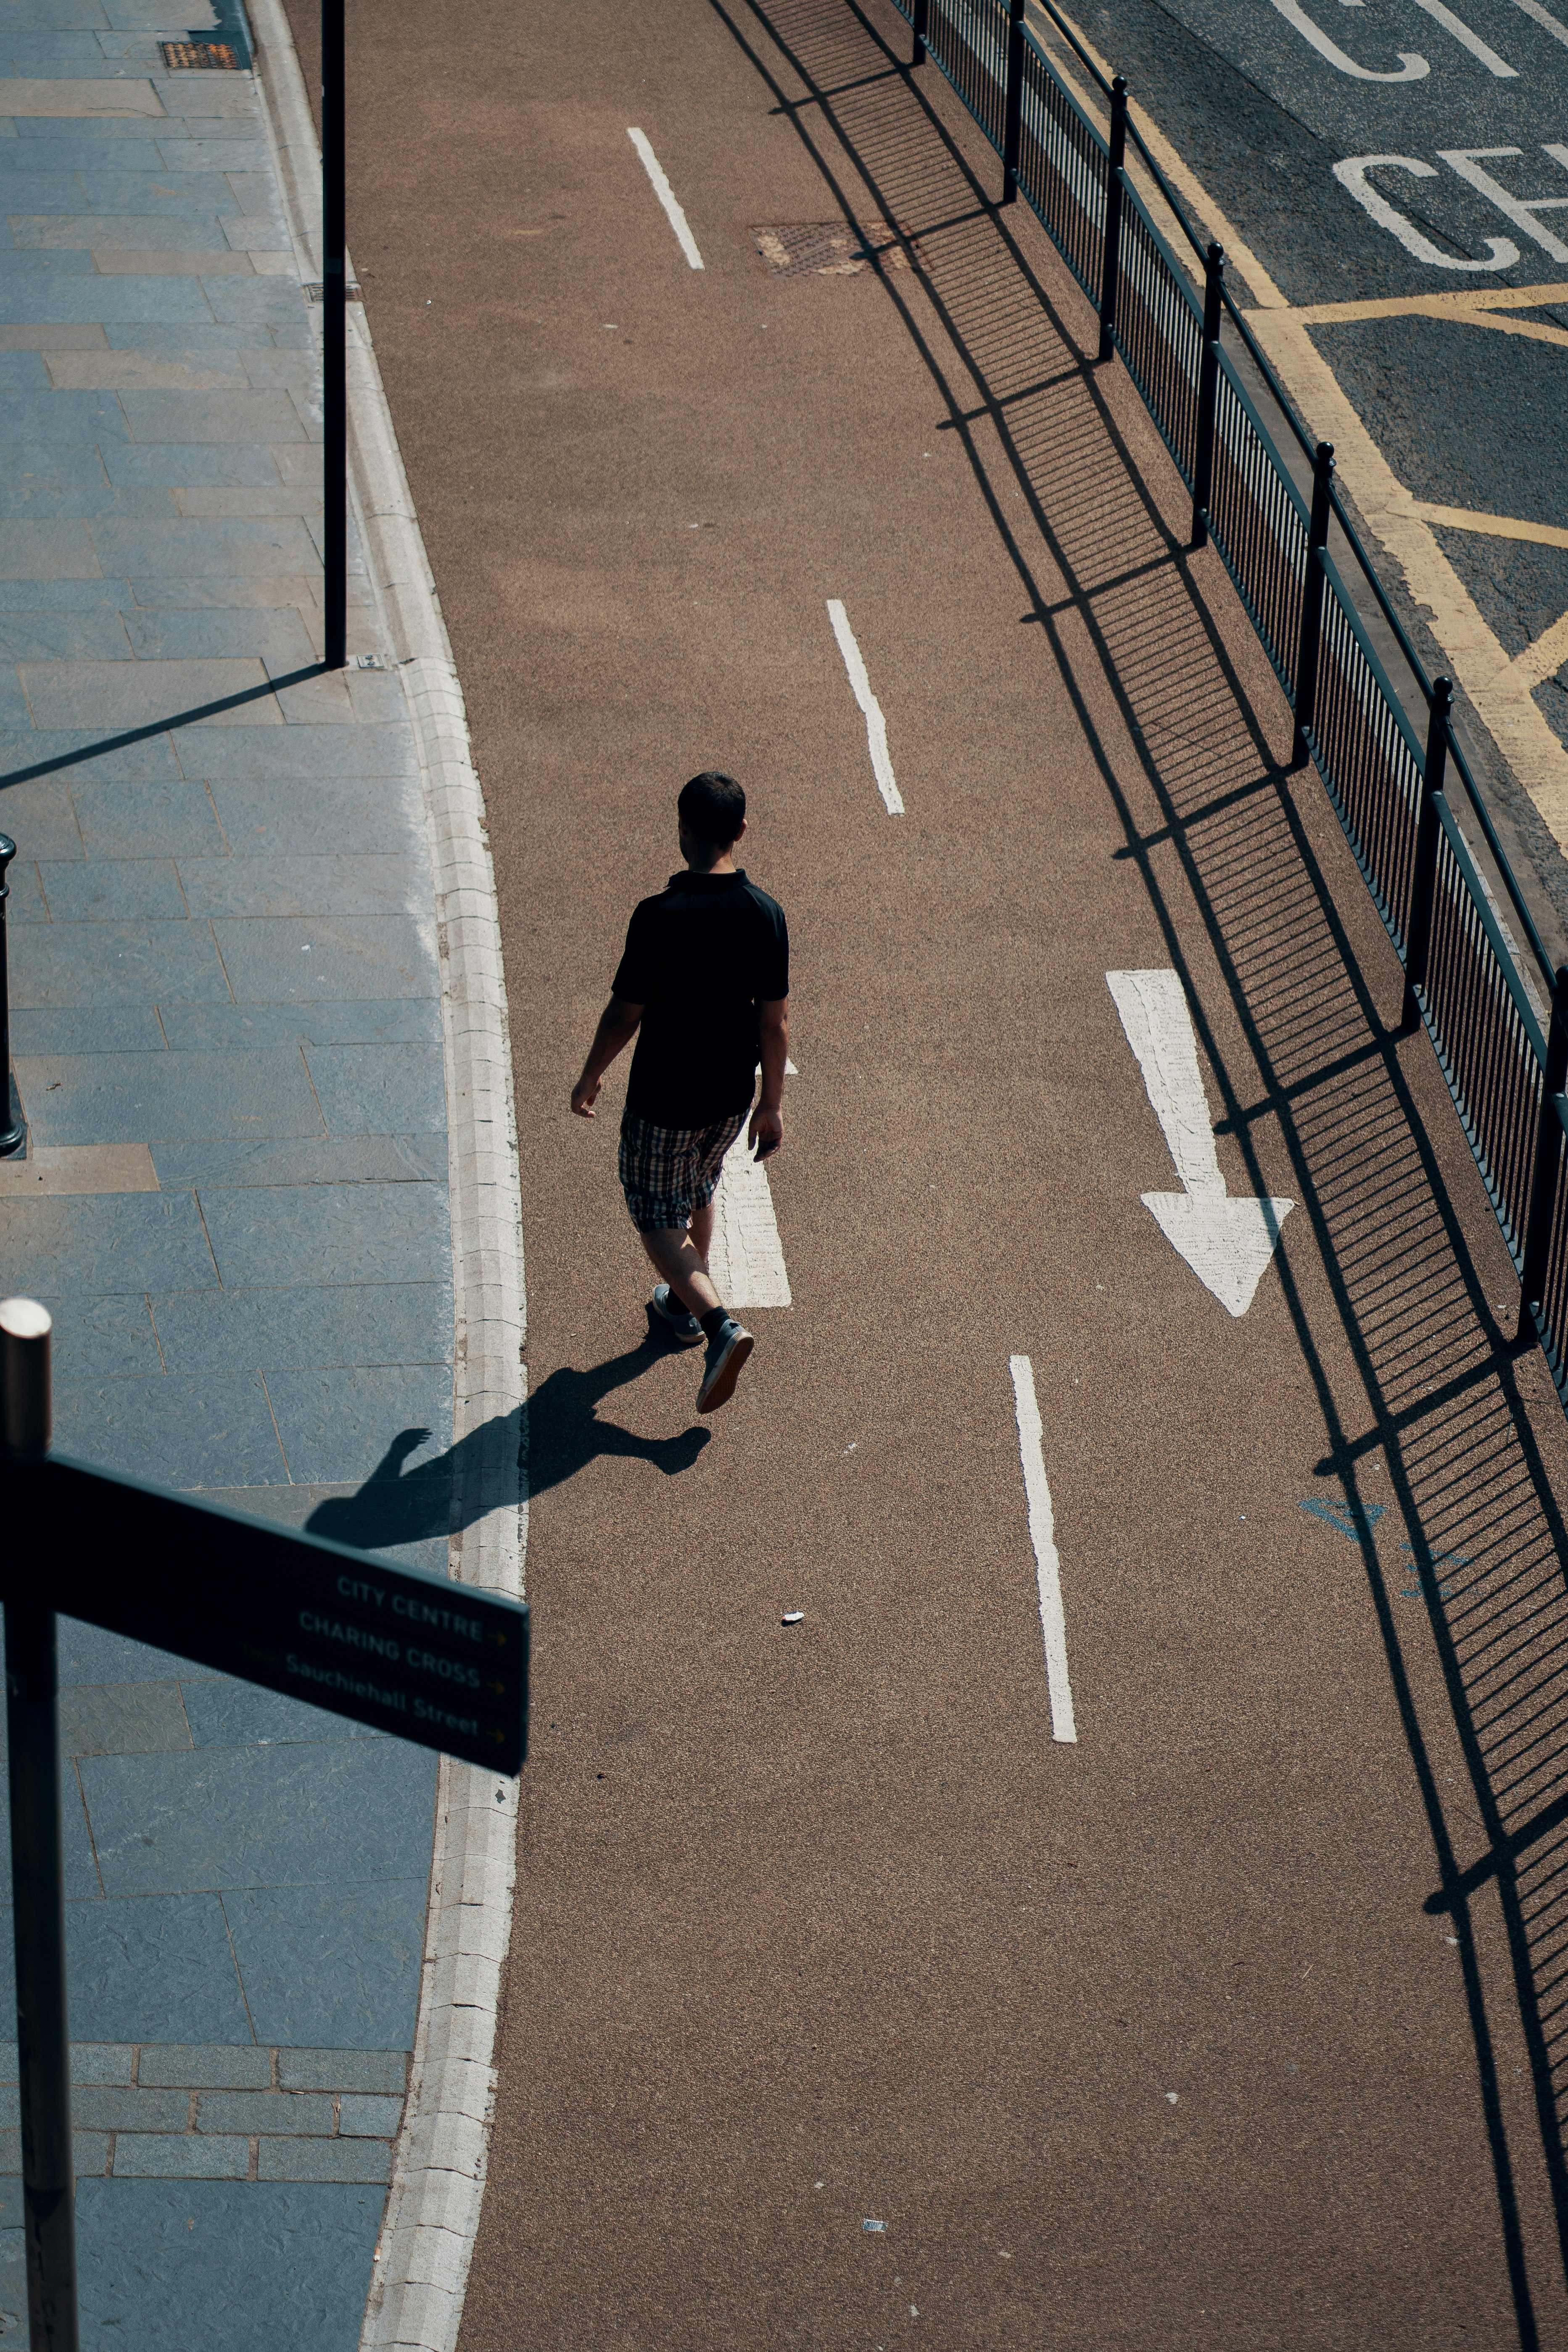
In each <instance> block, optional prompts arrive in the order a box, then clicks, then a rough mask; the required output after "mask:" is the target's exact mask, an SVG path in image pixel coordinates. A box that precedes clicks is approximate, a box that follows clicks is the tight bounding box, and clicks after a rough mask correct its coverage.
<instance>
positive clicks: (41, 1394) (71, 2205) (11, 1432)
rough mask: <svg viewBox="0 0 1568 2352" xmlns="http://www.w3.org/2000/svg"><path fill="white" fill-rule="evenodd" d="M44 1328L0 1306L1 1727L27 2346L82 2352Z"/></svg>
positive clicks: (39, 1310)
mask: <svg viewBox="0 0 1568 2352" xmlns="http://www.w3.org/2000/svg"><path fill="white" fill-rule="evenodd" d="M49 1328H50V1326H49V1318H48V1316H47V1313H46V1312H45V1310H44V1308H43V1307H39V1306H37V1304H36V1303H35V1301H34V1300H32V1299H30V1298H7V1299H6V1300H5V1304H4V1305H3V1306H0V1435H3V1437H4V1451H5V1473H4V1475H5V1731H6V1751H7V1755H8V1759H9V1762H10V1767H11V1895H12V1901H13V1902H14V1904H15V1906H16V1909H15V1913H14V1916H13V1920H12V1927H13V1933H14V1935H15V1937H16V2059H17V2074H18V2077H19V2080H20V2084H21V2092H22V2220H23V2235H24V2238H25V2241H26V2258H27V2327H28V2342H29V2344H30V2346H31V2347H32V2352H78V2345H79V2337H78V2334H77V2302H76V2180H75V2167H74V2165H73V2164H72V2161H71V2113H70V2061H69V2052H68V2042H67V2039H66V2030H67V2029H66V1906H65V1867H64V1845H63V1841H62V1836H61V1828H60V1736H59V1680H58V1670H57V1660H56V1648H55V1612H54V1610H53V1609H52V1608H51V1606H50V1600H51V1597H52V1596H51V1593H50V1588H49V1578H48V1562H47V1556H46V1545H47V1528H46V1525H45V1518H44V1476H45V1470H44V1457H45V1455H46V1454H47V1452H48V1446H49Z"/></svg>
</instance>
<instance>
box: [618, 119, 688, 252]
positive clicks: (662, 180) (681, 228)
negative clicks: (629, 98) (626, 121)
mask: <svg viewBox="0 0 1568 2352" xmlns="http://www.w3.org/2000/svg"><path fill="white" fill-rule="evenodd" d="M626 137H627V138H628V139H629V140H630V141H631V142H632V145H633V146H634V147H635V148H636V149H637V153H638V155H639V156H640V158H641V159H642V167H643V170H644V171H645V172H646V173H647V175H648V178H649V179H650V180H651V181H652V182H653V192H654V194H655V195H656V196H657V197H658V200H659V203H660V204H661V205H663V206H664V209H665V214H666V215H667V217H668V221H669V226H670V227H671V228H672V229H673V230H674V231H675V234H676V236H677V238H678V239H679V245H680V250H681V251H682V253H683V254H684V255H685V256H686V258H687V260H688V261H689V263H690V264H691V267H692V268H693V269H700V268H701V267H702V256H701V255H700V253H699V252H698V250H697V239H696V238H695V237H694V236H692V234H691V230H690V227H689V225H688V223H687V218H686V215H685V214H684V213H683V212H682V211H681V209H680V206H679V204H678V203H677V201H676V194H675V190H674V189H673V188H672V187H671V186H670V184H669V182H668V179H667V178H666V177H665V171H664V165H663V164H662V163H660V162H659V160H658V156H657V155H656V154H655V153H654V152H653V149H652V148H651V147H650V146H649V144H648V140H647V132H646V131H627V132H626Z"/></svg>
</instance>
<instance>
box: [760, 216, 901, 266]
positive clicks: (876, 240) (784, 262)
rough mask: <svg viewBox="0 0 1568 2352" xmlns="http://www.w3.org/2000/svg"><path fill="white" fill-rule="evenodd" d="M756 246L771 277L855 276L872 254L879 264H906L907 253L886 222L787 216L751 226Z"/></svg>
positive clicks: (869, 264) (894, 231) (896, 233)
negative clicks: (773, 223)
mask: <svg viewBox="0 0 1568 2352" xmlns="http://www.w3.org/2000/svg"><path fill="white" fill-rule="evenodd" d="M752 239H753V241H754V243H755V245H756V248H757V251H758V252H759V253H760V254H761V255H762V257H763V260H764V261H765V262H766V263H767V266H768V275H769V276H770V277H771V278H854V277H857V276H858V273H859V272H860V271H861V270H862V269H869V268H870V267H871V257H872V256H873V254H875V256H876V257H877V259H878V260H879V262H880V263H881V265H882V268H884V269H908V268H909V267H910V257H909V254H908V253H907V251H906V250H905V248H904V247H902V246H901V245H900V243H899V242H898V231H897V229H895V228H893V227H890V226H889V224H888V222H886V221H879V220H874V221H867V222H866V224H865V225H864V226H863V227H861V228H856V227H855V226H853V225H852V224H851V223H850V222H848V221H841V220H840V221H786V222H784V223H783V224H782V225H781V226H777V227H773V228H753V229H752Z"/></svg>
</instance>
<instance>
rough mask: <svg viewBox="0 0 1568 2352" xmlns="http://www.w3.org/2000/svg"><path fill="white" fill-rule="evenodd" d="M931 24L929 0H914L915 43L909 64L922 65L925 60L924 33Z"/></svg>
mask: <svg viewBox="0 0 1568 2352" xmlns="http://www.w3.org/2000/svg"><path fill="white" fill-rule="evenodd" d="M930 25H931V0H915V45H914V47H913V49H912V50H911V51H910V65H911V66H923V65H924V63H925V61H926V33H927V30H928V28H929V27H930Z"/></svg>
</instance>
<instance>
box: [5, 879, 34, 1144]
mask: <svg viewBox="0 0 1568 2352" xmlns="http://www.w3.org/2000/svg"><path fill="white" fill-rule="evenodd" d="M15 856H16V843H15V842H14V841H13V840H12V838H11V836H10V835H9V834H8V833H0V1073H3V1076H0V1084H3V1085H4V1087H5V1104H4V1107H3V1108H0V1118H4V1120H5V1126H4V1128H3V1129H0V1160H8V1159H10V1158H11V1156H12V1154H13V1153H14V1152H17V1151H20V1150H21V1149H22V1146H23V1145H24V1144H25V1143H26V1140H27V1130H26V1127H25V1126H24V1124H23V1122H22V1118H21V1116H20V1114H19V1113H18V1111H17V1110H16V1106H15V1102H14V1099H13V1095H12V1087H11V971H10V961H9V958H8V956H7V953H6V947H5V901H6V899H7V898H9V897H10V896H11V885H10V883H9V882H8V881H7V880H6V878H5V869H6V867H7V866H9V865H10V863H11V860H12V859H13V857H15Z"/></svg>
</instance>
